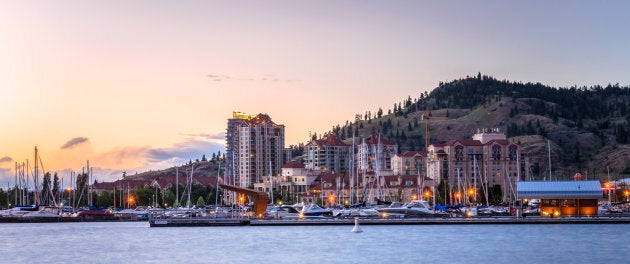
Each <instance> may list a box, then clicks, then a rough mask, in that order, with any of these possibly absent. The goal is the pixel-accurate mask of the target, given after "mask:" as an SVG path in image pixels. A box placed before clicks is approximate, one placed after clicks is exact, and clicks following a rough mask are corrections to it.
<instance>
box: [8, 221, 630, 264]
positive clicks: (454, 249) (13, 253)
mask: <svg viewBox="0 0 630 264" xmlns="http://www.w3.org/2000/svg"><path fill="white" fill-rule="evenodd" d="M629 227H630V226H628V225H624V224H601V225H599V224H586V225H581V224H580V225H578V224H567V225H393V226H366V225H364V226H361V228H362V229H363V231H364V232H363V233H358V234H357V233H352V232H350V230H351V229H352V226H287V227H253V226H240V227H157V228H156V227H154V228H150V227H149V224H148V223H147V222H109V223H108V222H100V223H39V224H9V223H7V224H0V234H1V235H0V262H2V263H67V262H75V263H120V262H125V263H146V262H152V263H166V262H168V263H296V262H297V263H484V262H488V263H607V262H611V263H628V262H627V261H628V260H629V258H630V252H629V251H628V250H627V249H628V246H627V244H628V243H630V242H629V241H630V240H629V239H628V238H629V237H630V229H629ZM624 244H626V245H624Z"/></svg>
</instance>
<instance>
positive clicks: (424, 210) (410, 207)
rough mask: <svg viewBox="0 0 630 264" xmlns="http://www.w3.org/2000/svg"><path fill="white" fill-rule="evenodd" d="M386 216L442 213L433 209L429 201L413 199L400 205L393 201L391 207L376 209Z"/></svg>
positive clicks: (429, 215) (428, 215)
mask: <svg viewBox="0 0 630 264" xmlns="http://www.w3.org/2000/svg"><path fill="white" fill-rule="evenodd" d="M376 210H377V211H378V212H380V213H381V214H382V215H383V216H384V217H390V216H399V217H433V216H442V214H441V213H436V212H434V211H433V209H432V208H431V206H429V203H427V202H426V201H424V200H413V201H411V202H409V203H406V204H402V205H400V204H399V203H392V204H391V205H390V206H389V207H382V208H377V209H376Z"/></svg>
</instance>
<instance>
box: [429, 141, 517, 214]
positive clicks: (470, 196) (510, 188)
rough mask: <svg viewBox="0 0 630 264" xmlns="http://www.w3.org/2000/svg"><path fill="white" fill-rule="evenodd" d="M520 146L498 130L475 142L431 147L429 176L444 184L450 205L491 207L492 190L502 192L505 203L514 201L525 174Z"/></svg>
mask: <svg viewBox="0 0 630 264" xmlns="http://www.w3.org/2000/svg"><path fill="white" fill-rule="evenodd" d="M525 167H526V166H525V162H524V159H522V158H521V149H520V147H519V146H518V145H516V144H515V143H513V142H510V141H509V140H507V139H506V136H505V134H503V133H500V132H499V131H498V129H491V130H489V129H483V130H479V131H478V133H477V134H475V135H473V139H472V140H450V141H446V142H439V143H435V144H432V145H430V146H429V149H428V154H427V175H428V177H430V178H432V179H434V180H435V181H436V182H438V183H439V182H440V181H441V180H444V181H445V182H446V183H447V185H448V190H439V191H440V192H442V193H443V195H444V193H447V195H445V197H447V202H449V203H488V202H492V201H489V200H491V199H489V197H488V193H489V189H490V188H494V189H497V188H500V190H501V194H502V201H504V202H509V201H514V200H515V196H516V192H515V190H516V186H515V185H516V182H517V181H518V180H520V178H521V175H524V173H525Z"/></svg>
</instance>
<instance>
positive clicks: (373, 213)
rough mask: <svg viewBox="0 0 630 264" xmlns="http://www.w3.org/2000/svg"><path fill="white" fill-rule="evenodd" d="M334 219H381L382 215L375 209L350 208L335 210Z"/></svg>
mask: <svg viewBox="0 0 630 264" xmlns="http://www.w3.org/2000/svg"><path fill="white" fill-rule="evenodd" d="M333 216H334V217H362V218H366V217H380V216H381V213H380V212H379V211H377V210H376V209H374V208H369V207H365V208H349V209H340V210H333Z"/></svg>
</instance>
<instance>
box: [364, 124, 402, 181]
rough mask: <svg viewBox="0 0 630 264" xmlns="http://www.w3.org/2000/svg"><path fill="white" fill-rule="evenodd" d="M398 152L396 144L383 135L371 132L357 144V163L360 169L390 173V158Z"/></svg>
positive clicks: (383, 174)
mask: <svg viewBox="0 0 630 264" xmlns="http://www.w3.org/2000/svg"><path fill="white" fill-rule="evenodd" d="M396 153H398V145H397V144H396V143H393V142H391V141H389V140H387V139H386V138H385V137H383V136H381V135H377V134H372V135H371V136H369V137H368V138H366V139H363V140H362V142H361V143H360V144H359V146H358V152H357V164H358V168H359V170H360V171H365V172H376V171H378V172H379V174H380V175H382V176H385V175H391V174H392V158H393V157H394V155H396Z"/></svg>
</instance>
